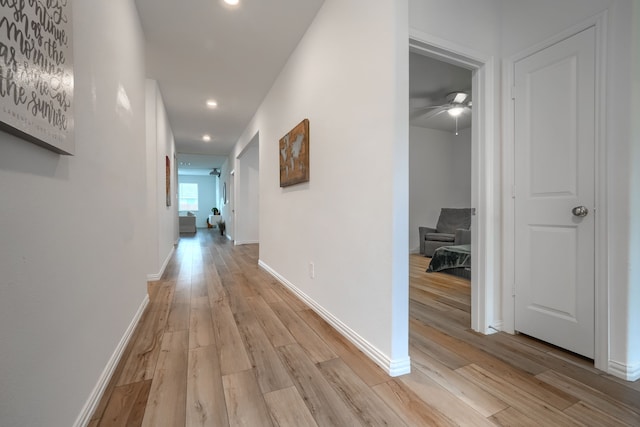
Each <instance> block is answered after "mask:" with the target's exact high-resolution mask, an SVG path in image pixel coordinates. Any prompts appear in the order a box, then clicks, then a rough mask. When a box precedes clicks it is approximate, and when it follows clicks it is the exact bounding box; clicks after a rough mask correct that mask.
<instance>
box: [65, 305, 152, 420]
mask: <svg viewBox="0 0 640 427" xmlns="http://www.w3.org/2000/svg"><path fill="white" fill-rule="evenodd" d="M147 305H149V295H145V296H144V299H143V300H142V303H141V304H140V306H139V307H138V311H136V314H135V315H134V316H133V319H132V320H131V323H129V326H128V327H127V330H126V331H125V332H124V335H123V336H122V338H121V339H120V342H119V343H118V345H117V347H116V349H115V350H114V352H113V354H112V355H111V358H109V361H108V362H107V366H105V368H104V370H103V371H102V374H101V375H100V377H99V378H98V382H97V384H96V385H95V387H94V388H93V391H92V392H91V394H90V395H89V398H88V399H87V401H86V403H85V404H84V407H83V408H82V411H80V414H79V415H78V418H76V421H75V422H74V423H73V426H74V427H85V426H87V425H88V424H89V422H90V421H91V416H92V415H93V413H94V411H95V410H96V408H97V407H98V404H99V403H100V399H102V395H103V394H104V391H105V390H106V388H107V385H109V381H110V380H111V376H112V375H113V372H114V371H115V369H116V366H118V362H119V361H120V358H121V357H122V354H123V353H124V350H125V349H126V348H127V344H129V340H130V339H131V337H132V336H133V332H134V331H135V330H136V326H138V322H139V321H140V318H141V317H142V314H143V313H144V310H145V309H146V308H147Z"/></svg>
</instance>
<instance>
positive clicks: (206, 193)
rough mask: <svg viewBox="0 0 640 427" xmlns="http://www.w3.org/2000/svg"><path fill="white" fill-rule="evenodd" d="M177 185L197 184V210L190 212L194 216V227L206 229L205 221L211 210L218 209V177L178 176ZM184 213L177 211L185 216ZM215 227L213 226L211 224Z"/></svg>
mask: <svg viewBox="0 0 640 427" xmlns="http://www.w3.org/2000/svg"><path fill="white" fill-rule="evenodd" d="M178 183H192V184H198V210H197V211H192V212H193V213H194V214H195V215H196V227H198V228H207V219H208V218H209V215H211V214H212V213H213V212H211V208H214V207H216V208H218V209H220V205H218V193H217V187H218V177H217V176H214V175H178ZM186 213H187V212H186V211H179V214H180V215H183V214H184V215H186ZM212 225H215V224H212Z"/></svg>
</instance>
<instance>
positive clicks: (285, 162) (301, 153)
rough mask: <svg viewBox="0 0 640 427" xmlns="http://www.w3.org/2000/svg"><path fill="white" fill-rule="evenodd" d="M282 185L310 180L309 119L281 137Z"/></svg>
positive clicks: (286, 185)
mask: <svg viewBox="0 0 640 427" xmlns="http://www.w3.org/2000/svg"><path fill="white" fill-rule="evenodd" d="M278 157H279V158H280V187H288V186H290V185H294V184H300V183H302V182H308V181H309V119H304V120H303V121H301V122H300V123H298V124H297V125H296V126H295V127H294V128H293V129H291V131H289V133H287V134H286V135H285V136H283V137H282V138H280V144H279V152H278Z"/></svg>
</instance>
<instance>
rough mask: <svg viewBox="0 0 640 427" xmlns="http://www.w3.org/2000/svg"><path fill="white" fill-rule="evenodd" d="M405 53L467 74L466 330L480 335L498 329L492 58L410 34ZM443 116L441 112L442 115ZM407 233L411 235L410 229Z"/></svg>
mask: <svg viewBox="0 0 640 427" xmlns="http://www.w3.org/2000/svg"><path fill="white" fill-rule="evenodd" d="M409 50H410V53H413V54H418V55H422V56H426V57H429V58H431V59H435V60H437V61H440V62H443V63H447V64H450V65H454V66H456V67H459V68H462V69H466V70H468V71H470V73H471V87H470V89H471V93H470V96H471V102H472V105H471V107H472V108H471V114H470V116H471V128H470V130H469V133H470V137H471V142H470V148H471V153H470V187H471V188H470V207H471V210H472V212H473V214H472V216H471V244H470V247H471V265H472V267H471V304H470V312H471V328H472V329H473V330H475V331H477V332H480V333H483V334H491V333H494V332H496V331H499V330H500V329H501V326H502V325H501V324H500V322H499V321H498V320H497V318H498V317H497V314H498V307H499V306H500V297H501V295H500V292H499V290H500V288H501V287H500V284H499V283H497V280H498V279H499V274H498V272H499V267H500V263H499V259H500V258H499V254H500V250H499V242H500V239H499V232H500V230H499V224H500V222H499V221H496V218H499V216H500V215H499V212H500V211H499V209H500V200H499V197H500V196H499V195H500V193H499V191H498V185H497V184H498V182H499V177H500V171H499V161H498V160H496V158H495V153H496V152H497V149H496V147H494V145H495V144H497V142H496V139H495V137H494V134H495V131H494V117H495V102H494V81H495V75H494V73H495V70H494V68H495V67H494V63H493V62H494V60H493V58H492V57H491V56H490V55H483V54H480V53H478V52H471V51H468V50H467V49H466V48H465V47H462V46H458V45H455V44H454V43H450V42H446V41H443V40H441V39H437V38H431V37H430V36H429V35H426V34H422V33H420V34H412V35H411V37H410V40H409ZM443 114H446V113H443ZM496 169H498V170H496ZM411 232H412V233H417V229H416V230H415V232H414V231H413V230H411Z"/></svg>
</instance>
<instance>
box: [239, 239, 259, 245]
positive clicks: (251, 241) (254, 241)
mask: <svg viewBox="0 0 640 427" xmlns="http://www.w3.org/2000/svg"><path fill="white" fill-rule="evenodd" d="M257 243H260V241H259V240H236V241H235V243H234V244H235V245H236V246H239V245H255V244H257Z"/></svg>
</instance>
